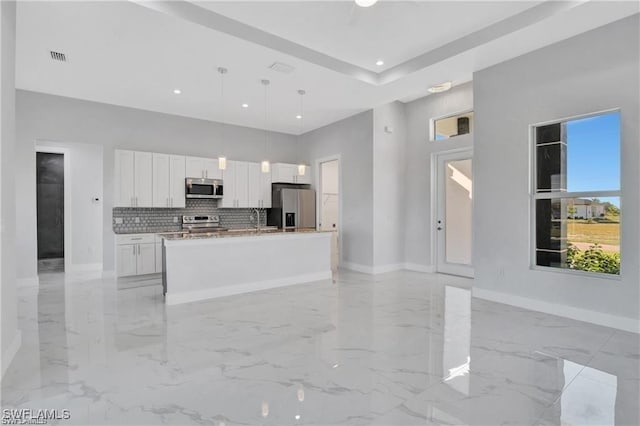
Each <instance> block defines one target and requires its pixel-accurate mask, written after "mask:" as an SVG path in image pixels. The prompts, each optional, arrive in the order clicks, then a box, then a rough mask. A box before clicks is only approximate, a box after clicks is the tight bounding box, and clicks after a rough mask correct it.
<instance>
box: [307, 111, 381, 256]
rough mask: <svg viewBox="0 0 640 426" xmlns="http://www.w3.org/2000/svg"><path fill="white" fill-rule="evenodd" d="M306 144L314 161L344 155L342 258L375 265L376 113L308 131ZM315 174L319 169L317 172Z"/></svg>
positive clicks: (360, 115)
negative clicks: (374, 122)
mask: <svg viewBox="0 0 640 426" xmlns="http://www.w3.org/2000/svg"><path fill="white" fill-rule="evenodd" d="M303 146H304V147H305V153H306V156H307V158H308V159H309V161H310V163H311V164H313V165H314V166H315V161H316V160H318V159H320V158H324V157H327V156H331V155H335V154H340V156H341V163H342V164H341V167H342V170H341V173H342V175H341V176H340V179H341V185H342V188H341V190H342V203H343V206H342V235H341V237H342V259H343V261H344V262H347V263H351V264H355V265H361V266H366V267H371V266H372V265H373V262H374V260H373V211H372V206H373V112H372V111H366V112H363V113H361V114H358V115H355V116H353V117H349V118H347V119H344V120H341V121H338V122H337V123H333V124H331V125H328V126H325V127H322V128H320V129H317V130H314V131H312V132H309V133H306V134H305V135H304V138H303ZM314 174H315V172H314Z"/></svg>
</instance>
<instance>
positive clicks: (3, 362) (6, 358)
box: [0, 330, 22, 378]
mask: <svg viewBox="0 0 640 426" xmlns="http://www.w3.org/2000/svg"><path fill="white" fill-rule="evenodd" d="M21 345H22V332H21V331H20V330H16V334H15V336H14V337H13V340H12V341H11V344H10V345H9V347H8V348H7V350H6V351H4V352H3V353H2V358H0V368H1V370H2V373H1V374H0V378H1V377H3V376H4V373H5V372H6V371H7V368H9V365H11V361H13V358H15V356H16V354H17V353H18V351H19V350H20V346H21Z"/></svg>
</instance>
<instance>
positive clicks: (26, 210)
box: [16, 90, 297, 278]
mask: <svg viewBox="0 0 640 426" xmlns="http://www.w3.org/2000/svg"><path fill="white" fill-rule="evenodd" d="M16 106H17V122H16V125H17V140H18V152H17V154H18V155H17V163H16V164H17V173H16V179H17V183H16V186H17V193H18V194H19V196H18V197H17V199H16V209H17V211H18V212H20V215H19V218H20V220H19V221H18V223H17V227H16V230H17V232H18V233H19V235H20V236H21V238H20V240H19V242H18V245H17V254H18V259H19V260H20V261H19V262H18V264H17V268H18V271H17V272H18V277H21V278H29V277H35V276H36V273H37V272H36V217H35V212H36V205H35V204H36V196H35V150H34V146H35V144H36V142H37V141H38V140H46V141H53V142H61V143H88V144H95V145H100V146H102V147H103V171H104V179H103V182H104V202H103V233H104V234H103V246H104V249H103V260H102V262H103V268H104V270H107V271H109V270H113V269H114V250H113V244H114V237H113V232H112V230H111V229H112V226H111V220H112V219H111V214H112V207H113V195H114V194H113V170H114V160H113V158H114V156H113V153H114V149H116V148H124V149H132V150H140V151H152V152H164V153H169V154H184V155H193V156H204V157H217V156H218V154H219V153H220V151H222V149H223V147H222V144H221V141H220V134H221V128H220V127H221V126H220V124H218V123H214V122H210V121H204V120H196V119H191V118H185V117H178V116H173V115H168V114H160V113H155V112H149V111H142V110H138V109H133V108H125V107H119V106H115V105H107V104H101V103H96V102H89V101H82V100H78V99H71V98H64V97H60V96H52V95H46V94H42V93H35V92H29V91H23V90H18V91H17V105H16ZM225 139H226V143H225V145H224V151H225V154H226V155H227V157H228V158H229V159H235V160H247V161H261V160H263V159H264V158H263V157H264V132H263V131H261V130H257V129H250V128H246V127H238V126H231V125H226V126H225ZM270 141H271V143H270V148H269V151H270V152H269V157H270V160H272V161H273V162H277V161H280V162H296V160H297V157H296V138H295V137H294V136H291V135H286V134H282V133H274V132H271V133H270Z"/></svg>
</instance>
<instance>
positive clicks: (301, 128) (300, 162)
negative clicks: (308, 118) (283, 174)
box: [296, 89, 307, 165]
mask: <svg viewBox="0 0 640 426" xmlns="http://www.w3.org/2000/svg"><path fill="white" fill-rule="evenodd" d="M306 93H307V92H306V91H304V90H303V89H299V90H298V94H299V95H300V130H299V133H298V143H297V144H296V159H297V160H298V164H300V165H301V164H302V161H301V160H300V143H301V142H302V131H303V130H304V95H305V94H306Z"/></svg>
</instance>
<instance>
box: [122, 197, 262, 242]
mask: <svg viewBox="0 0 640 426" xmlns="http://www.w3.org/2000/svg"><path fill="white" fill-rule="evenodd" d="M197 215H219V216H220V225H221V226H224V227H226V228H247V227H252V226H255V225H256V222H255V216H254V210H253V209H221V208H218V200H207V199H201V200H198V199H187V206H186V208H184V209H165V208H131V207H115V208H114V209H113V232H115V233H116V234H134V233H145V232H171V231H180V230H181V229H182V216H197ZM266 217H267V216H266V210H264V209H263V210H262V211H261V212H260V223H261V224H264V223H266ZM120 218H121V219H122V223H121V224H116V219H120Z"/></svg>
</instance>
